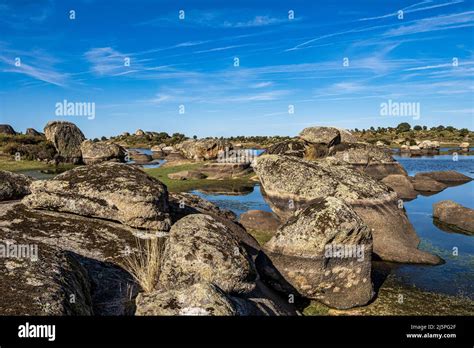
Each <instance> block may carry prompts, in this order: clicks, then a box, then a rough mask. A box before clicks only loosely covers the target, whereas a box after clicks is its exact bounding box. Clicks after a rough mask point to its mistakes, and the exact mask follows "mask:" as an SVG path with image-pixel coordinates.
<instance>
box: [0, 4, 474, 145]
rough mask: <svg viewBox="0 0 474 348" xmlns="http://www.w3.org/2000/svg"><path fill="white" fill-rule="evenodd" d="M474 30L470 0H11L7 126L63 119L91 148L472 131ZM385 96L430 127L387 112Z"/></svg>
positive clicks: (0, 90) (2, 62)
mask: <svg viewBox="0 0 474 348" xmlns="http://www.w3.org/2000/svg"><path fill="white" fill-rule="evenodd" d="M71 10H73V11H75V19H70V11H71ZM180 10H183V11H184V19H180V18H179V14H180V13H179V11H180ZM400 10H401V11H403V12H402V14H403V16H400V13H399V12H398V11H400ZM289 11H294V12H293V13H294V18H293V19H290V18H289ZM401 17H403V18H401ZM473 26H474V1H471V0H397V1H392V0H359V1H355V0H340V1H336V0H332V1H329V0H327V1H322V0H321V1H319V0H318V1H309V0H308V1H256V0H254V1H245V0H243V1H215V0H214V1H191V0H189V1H181V2H180V1H176V0H175V1H158V0H156V1H143V0H135V1H121V0H115V1H98V0H87V1H86V0H83V1H53V0H49V1H48V0H37V1H25V0H16V1H13V0H12V1H2V0H0V123H8V124H11V125H12V126H13V127H14V128H15V129H16V130H17V131H22V132H24V131H25V129H26V128H27V127H34V128H37V129H43V127H44V125H45V124H46V122H48V121H49V120H54V119H63V120H69V121H72V122H75V123H76V124H77V125H78V126H79V127H80V128H81V129H82V130H83V131H84V133H85V134H86V136H87V137H90V138H93V137H99V136H102V135H106V136H110V135H115V134H120V133H122V132H124V131H129V132H132V131H135V130H136V129H137V128H141V129H144V130H153V131H166V132H169V133H174V132H182V133H185V134H187V135H188V136H192V135H197V136H199V137H204V136H230V135H296V134H297V133H298V132H299V131H300V130H301V129H303V128H304V127H307V126H310V125H333V126H337V127H344V128H350V129H352V128H356V127H357V128H368V127H370V126H375V127H377V126H396V125H397V124H398V123H400V122H409V123H411V124H413V125H414V124H423V125H427V126H437V125H439V124H442V125H453V126H456V127H467V128H469V129H474V127H473V125H474V124H473V123H474V122H473V119H474V117H473V116H474V79H473V76H474V74H473V72H474V29H473ZM16 58H20V62H21V65H20V66H16V65H15V62H16V61H15V59H16ZM126 58H129V59H130V66H126V64H125V62H126ZM235 58H238V59H239V66H234V62H235ZM345 58H347V59H348V61H347V60H346V62H348V64H345V65H347V66H344V64H343V63H344V59H345ZM454 58H456V59H457V64H453V59H454ZM63 100H67V101H69V102H89V103H95V107H96V112H95V113H96V114H95V118H94V119H90V118H88V117H85V116H78V115H76V116H56V115H55V105H56V103H58V102H62V101H63ZM388 100H392V101H393V102H410V103H419V105H420V109H421V115H420V118H419V119H418V120H414V119H413V117H411V116H386V115H383V116H382V115H381V114H380V105H381V103H384V102H387V101H388ZM180 105H183V106H184V110H185V112H184V114H180V113H179V110H180ZM290 105H293V107H294V113H289V112H288V110H289V106H290Z"/></svg>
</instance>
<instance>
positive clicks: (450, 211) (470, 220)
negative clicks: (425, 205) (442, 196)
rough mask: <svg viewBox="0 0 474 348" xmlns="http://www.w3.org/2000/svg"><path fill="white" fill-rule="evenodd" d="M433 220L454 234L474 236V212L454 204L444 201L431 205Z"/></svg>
mask: <svg viewBox="0 0 474 348" xmlns="http://www.w3.org/2000/svg"><path fill="white" fill-rule="evenodd" d="M433 218H434V219H435V221H436V222H437V223H438V224H441V225H444V226H445V227H447V228H448V229H451V230H453V231H455V232H456V231H457V232H461V233H465V234H470V235H473V234H474V210H473V209H470V208H466V207H463V206H462V205H460V204H458V203H456V202H453V201H450V200H445V201H441V202H438V203H435V204H433Z"/></svg>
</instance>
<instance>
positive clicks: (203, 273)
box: [159, 214, 256, 293]
mask: <svg viewBox="0 0 474 348" xmlns="http://www.w3.org/2000/svg"><path fill="white" fill-rule="evenodd" d="M255 279H256V270H255V268H254V265H253V262H252V261H251V259H250V256H249V255H248V253H247V251H246V250H245V248H244V247H243V246H242V245H241V244H240V243H239V240H238V239H237V238H236V237H235V236H234V235H233V233H232V231H231V230H230V229H229V228H228V227H227V226H225V225H224V224H222V223H221V222H219V221H217V220H216V219H215V218H213V217H211V216H209V215H203V214H192V215H188V216H186V217H184V218H182V219H180V220H179V221H178V222H176V223H175V224H174V225H173V226H172V227H171V230H170V233H169V238H168V242H167V244H166V248H165V252H164V255H163V265H162V268H161V273H160V278H159V283H160V285H161V286H162V287H163V288H165V289H173V288H179V287H184V286H190V285H192V284H195V283H198V282H202V281H204V282H209V283H214V284H215V285H217V286H218V287H219V288H221V289H222V290H224V291H225V292H236V293H240V292H244V293H245V292H249V291H251V290H252V289H253V288H254V287H255Z"/></svg>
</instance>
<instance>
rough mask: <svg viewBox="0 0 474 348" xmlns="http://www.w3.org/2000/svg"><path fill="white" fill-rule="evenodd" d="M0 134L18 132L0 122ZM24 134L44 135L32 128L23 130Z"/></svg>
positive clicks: (15, 133) (14, 133)
mask: <svg viewBox="0 0 474 348" xmlns="http://www.w3.org/2000/svg"><path fill="white" fill-rule="evenodd" d="M0 134H5V135H17V134H18V133H17V132H16V131H15V130H14V129H13V127H12V126H10V125H9V124H0ZM25 135H31V136H44V134H43V133H40V132H38V131H37V130H36V129H34V128H27V129H26V131H25Z"/></svg>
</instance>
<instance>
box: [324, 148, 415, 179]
mask: <svg viewBox="0 0 474 348" xmlns="http://www.w3.org/2000/svg"><path fill="white" fill-rule="evenodd" d="M328 156H331V157H334V158H336V159H338V160H340V161H343V162H345V163H347V164H349V165H351V166H352V167H354V168H355V169H358V170H360V171H363V172H365V173H367V174H369V175H370V176H372V177H374V178H376V179H377V180H381V179H383V178H384V177H386V176H388V175H405V176H407V175H408V174H407V172H406V171H405V169H404V168H403V167H402V166H401V165H400V163H398V162H397V161H395V160H394V159H393V157H392V154H391V152H390V149H389V148H382V147H378V146H374V145H371V144H366V143H341V144H337V145H335V146H333V147H331V148H330V149H329V153H328Z"/></svg>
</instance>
